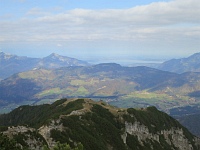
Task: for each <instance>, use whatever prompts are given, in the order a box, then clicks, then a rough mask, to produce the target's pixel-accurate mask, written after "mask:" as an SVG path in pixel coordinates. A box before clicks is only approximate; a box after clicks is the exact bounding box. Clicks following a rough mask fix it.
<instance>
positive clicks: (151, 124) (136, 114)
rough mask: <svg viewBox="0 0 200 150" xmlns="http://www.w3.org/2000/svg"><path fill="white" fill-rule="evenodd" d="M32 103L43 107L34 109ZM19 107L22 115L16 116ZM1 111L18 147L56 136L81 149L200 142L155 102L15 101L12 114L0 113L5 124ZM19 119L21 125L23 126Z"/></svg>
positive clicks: (171, 147)
mask: <svg viewBox="0 0 200 150" xmlns="http://www.w3.org/2000/svg"><path fill="white" fill-rule="evenodd" d="M37 107H40V110H41V109H43V110H44V111H38V108H37ZM49 108H50V109H49ZM49 111H50V112H49ZM21 112H23V120H21V121H19V120H20V116H21V115H22V114H20V113H21ZM28 112H29V113H32V116H31V118H32V122H29V121H28V119H30V114H28ZM45 113H46V114H45ZM48 113H50V114H52V113H53V114H54V115H53V116H51V115H50V114H48ZM26 115H27V116H28V117H26ZM8 116H9V117H8ZM36 116H37V117H38V118H37V117H36ZM6 117H8V118H9V120H10V122H11V123H12V122H13V124H14V125H15V126H16V127H9V128H8V129H5V130H4V131H3V134H5V135H7V136H8V137H10V138H14V139H16V140H17V142H18V143H19V144H20V145H21V146H22V147H27V148H29V149H38V150H40V149H42V146H43V145H47V146H48V147H49V148H52V147H54V146H55V144H56V142H58V141H59V142H61V143H68V144H70V145H71V146H72V147H73V146H75V145H76V144H77V143H79V142H81V143H82V144H83V146H84V149H87V150H93V149H100V150H112V149H113V150H130V149H133V150H146V149H148V150H166V149H167V150H198V149H199V148H200V147H199V146H200V144H199V143H200V140H199V139H198V138H196V137H195V136H193V135H192V134H190V133H189V132H188V130H187V129H185V128H184V127H182V126H181V125H180V124H179V123H178V122H177V121H176V120H174V119H173V118H171V117H169V116H168V115H167V114H165V113H163V112H160V111H158V110H157V109H156V108H155V107H149V108H145V109H133V108H129V109H119V108H115V107H112V106H110V105H107V104H106V103H104V102H102V101H99V102H94V101H92V100H90V99H72V100H65V99H63V100H60V101H57V102H55V103H54V104H52V105H44V108H42V106H34V107H33V106H32V107H31V106H28V107H27V106H26V107H20V108H19V110H15V114H12V112H11V113H10V114H8V115H7V116H6V115H2V116H0V125H4V126H5V125H6V123H5V122H4V123H3V124H2V119H6ZM40 117H41V118H42V120H40ZM15 118H18V121H14V119H15ZM37 121H38V122H39V124H40V125H38V123H37ZM41 121H42V122H43V123H41ZM22 124H27V126H26V127H24V126H22ZM33 127H34V128H33ZM19 137H21V139H20V140H18V139H19ZM31 139H32V140H31Z"/></svg>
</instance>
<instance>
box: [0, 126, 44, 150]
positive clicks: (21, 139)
mask: <svg viewBox="0 0 200 150" xmlns="http://www.w3.org/2000/svg"><path fill="white" fill-rule="evenodd" d="M3 134H4V135H7V136H8V137H10V138H13V139H15V140H16V142H17V143H18V145H19V146H21V147H23V146H22V145H23V144H22V143H25V144H26V146H27V147H28V148H29V149H31V150H42V146H43V144H44V142H45V140H44V139H43V137H42V136H41V135H40V134H38V131H37V130H36V129H34V128H30V127H26V126H17V127H14V126H12V127H8V130H7V131H4V132H3Z"/></svg>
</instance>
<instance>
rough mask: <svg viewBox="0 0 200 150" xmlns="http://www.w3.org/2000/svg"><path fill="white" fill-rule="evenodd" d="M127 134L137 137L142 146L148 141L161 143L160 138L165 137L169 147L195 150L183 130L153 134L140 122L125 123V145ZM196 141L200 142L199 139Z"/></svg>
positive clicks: (172, 129) (175, 129)
mask: <svg viewBox="0 0 200 150" xmlns="http://www.w3.org/2000/svg"><path fill="white" fill-rule="evenodd" d="M127 133H128V134H130V135H135V136H137V138H138V141H139V142H140V143H141V144H142V143H143V142H145V141H147V140H154V141H157V142H159V143H160V142H161V139H160V137H161V136H163V137H164V140H165V141H166V142H167V143H168V144H169V145H171V146H175V147H176V148H177V149H179V150H193V146H192V144H191V143H190V142H189V140H188V139H187V138H186V136H185V135H184V133H183V130H182V129H181V128H171V129H170V130H162V131H161V132H157V133H156V134H152V133H150V132H149V129H148V128H147V127H146V126H145V125H143V124H141V123H140V122H137V121H136V122H134V123H128V122H125V132H124V134H123V135H122V138H123V141H124V143H126V138H127ZM195 140H197V141H199V139H197V138H196V139H195ZM195 140H194V142H195Z"/></svg>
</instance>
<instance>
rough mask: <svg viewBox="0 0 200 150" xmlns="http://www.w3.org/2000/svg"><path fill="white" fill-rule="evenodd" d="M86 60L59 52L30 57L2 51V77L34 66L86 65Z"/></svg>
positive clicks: (0, 77) (0, 65) (0, 76)
mask: <svg viewBox="0 0 200 150" xmlns="http://www.w3.org/2000/svg"><path fill="white" fill-rule="evenodd" d="M86 65H89V64H88V63H87V62H85V61H81V60H77V59H75V58H70V57H66V56H60V55H58V54H55V53H53V54H51V55H49V56H47V57H44V58H30V57H24V56H17V55H11V54H6V53H4V52H0V79H5V78H7V77H9V76H11V75H13V74H15V73H19V72H23V71H28V70H31V69H34V68H59V67H66V66H86Z"/></svg>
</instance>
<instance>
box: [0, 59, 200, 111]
mask: <svg viewBox="0 0 200 150" xmlns="http://www.w3.org/2000/svg"><path fill="white" fill-rule="evenodd" d="M199 81H200V73H184V74H176V73H171V72H166V71H160V70H157V69H153V68H149V67H122V66H120V65H118V64H114V63H107V64H98V65H93V66H76V67H75V66H73V67H63V68H57V69H34V70H31V71H27V72H22V73H18V74H15V75H13V76H11V77H9V78H7V79H5V80H2V81H1V82H0V91H1V92H0V105H1V106H12V107H13V105H11V104H18V105H21V104H38V103H48V102H50V101H52V100H56V99H60V98H63V97H88V98H97V99H104V100H106V101H108V102H110V103H112V104H113V105H117V106H121V107H146V106H148V105H154V106H156V107H158V108H160V109H162V110H165V111H166V109H169V108H172V107H174V106H184V105H188V104H195V103H198V102H199V99H200V95H199V93H200V92H199V93H198V91H200V84H199ZM194 93H195V94H194Z"/></svg>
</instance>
